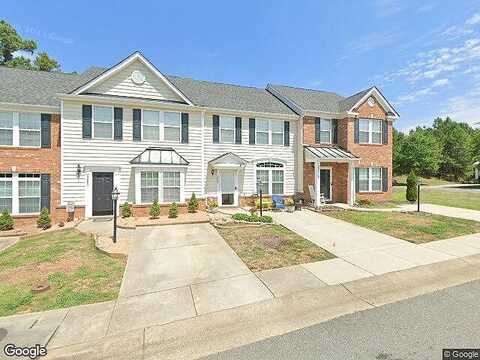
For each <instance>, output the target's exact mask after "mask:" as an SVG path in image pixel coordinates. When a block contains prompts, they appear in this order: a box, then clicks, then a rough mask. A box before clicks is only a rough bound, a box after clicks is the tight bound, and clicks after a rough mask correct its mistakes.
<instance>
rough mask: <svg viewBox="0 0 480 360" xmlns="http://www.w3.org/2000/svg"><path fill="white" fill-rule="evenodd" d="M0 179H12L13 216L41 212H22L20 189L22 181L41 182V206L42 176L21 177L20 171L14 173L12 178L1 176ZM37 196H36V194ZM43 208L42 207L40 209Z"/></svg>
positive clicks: (40, 198)
mask: <svg viewBox="0 0 480 360" xmlns="http://www.w3.org/2000/svg"><path fill="white" fill-rule="evenodd" d="M22 174H27V173H22ZM35 175H38V174H35ZM0 180H2V181H4V180H7V181H11V182H12V213H11V214H10V215H12V216H17V215H20V216H24V215H25V216H29V215H30V216H31V215H38V214H39V213H40V211H39V212H34V213H21V212H20V196H19V194H20V191H19V188H20V186H19V182H20V181H34V182H38V183H39V187H40V196H39V201H40V207H41V204H42V193H41V192H42V184H41V181H40V180H41V178H40V177H32V178H29V177H27V178H23V177H22V178H21V177H19V173H12V177H11V178H0ZM35 197H36V196H35ZM40 210H41V209H40Z"/></svg>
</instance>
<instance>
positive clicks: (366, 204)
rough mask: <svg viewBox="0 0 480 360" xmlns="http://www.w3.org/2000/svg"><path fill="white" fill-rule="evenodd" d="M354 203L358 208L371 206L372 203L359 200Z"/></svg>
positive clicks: (368, 200)
mask: <svg viewBox="0 0 480 360" xmlns="http://www.w3.org/2000/svg"><path fill="white" fill-rule="evenodd" d="M356 203H357V205H358V206H366V207H368V206H372V205H373V202H372V200H370V199H359V200H357V201H356Z"/></svg>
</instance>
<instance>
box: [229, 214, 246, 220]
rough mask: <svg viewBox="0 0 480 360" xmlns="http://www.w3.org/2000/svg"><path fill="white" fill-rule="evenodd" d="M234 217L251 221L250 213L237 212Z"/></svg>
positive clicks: (234, 218)
mask: <svg viewBox="0 0 480 360" xmlns="http://www.w3.org/2000/svg"><path fill="white" fill-rule="evenodd" d="M232 219H233V220H237V221H250V215H249V214H244V213H236V214H233V215H232Z"/></svg>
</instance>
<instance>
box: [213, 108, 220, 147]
mask: <svg viewBox="0 0 480 360" xmlns="http://www.w3.org/2000/svg"><path fill="white" fill-rule="evenodd" d="M219 142H220V117H219V116H218V115H213V143H214V144H218V143H219Z"/></svg>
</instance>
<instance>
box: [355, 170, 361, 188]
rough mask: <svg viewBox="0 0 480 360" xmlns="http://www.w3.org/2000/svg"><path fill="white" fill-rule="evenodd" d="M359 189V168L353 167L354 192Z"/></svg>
mask: <svg viewBox="0 0 480 360" xmlns="http://www.w3.org/2000/svg"><path fill="white" fill-rule="evenodd" d="M359 189H360V168H355V192H356V193H357V192H358V191H359Z"/></svg>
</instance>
